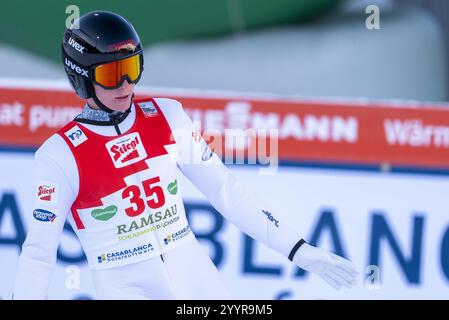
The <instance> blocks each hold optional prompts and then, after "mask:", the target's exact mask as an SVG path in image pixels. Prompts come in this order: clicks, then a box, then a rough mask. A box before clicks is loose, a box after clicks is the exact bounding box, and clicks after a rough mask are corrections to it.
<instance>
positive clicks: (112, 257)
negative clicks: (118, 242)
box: [97, 243, 153, 263]
mask: <svg viewBox="0 0 449 320" xmlns="http://www.w3.org/2000/svg"><path fill="white" fill-rule="evenodd" d="M151 251H153V245H152V244H151V243H147V244H144V245H141V246H138V247H134V248H132V249H126V250H121V251H117V252H109V253H103V254H101V255H99V256H98V257H97V260H98V263H103V262H112V261H118V260H126V259H129V258H132V257H136V256H139V255H142V254H145V253H148V252H151Z"/></svg>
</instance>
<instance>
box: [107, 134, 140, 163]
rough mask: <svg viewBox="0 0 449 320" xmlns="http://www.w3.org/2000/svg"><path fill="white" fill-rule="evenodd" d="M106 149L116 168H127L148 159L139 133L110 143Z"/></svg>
mask: <svg viewBox="0 0 449 320" xmlns="http://www.w3.org/2000/svg"><path fill="white" fill-rule="evenodd" d="M106 149H108V152H109V155H110V156H111V159H112V162H113V163H114V166H115V167H116V168H122V167H126V166H128V165H130V164H133V163H136V162H139V161H140V160H143V159H145V158H146V157H147V152H146V150H145V148H144V147H143V144H142V140H141V139H140V136H139V133H138V132H133V133H130V134H128V135H126V136H124V137H120V138H118V139H114V140H112V141H109V142H108V143H106Z"/></svg>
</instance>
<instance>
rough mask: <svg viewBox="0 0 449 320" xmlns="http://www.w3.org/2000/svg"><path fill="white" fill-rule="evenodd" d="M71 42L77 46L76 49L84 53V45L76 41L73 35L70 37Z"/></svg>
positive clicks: (73, 45) (74, 46)
mask: <svg viewBox="0 0 449 320" xmlns="http://www.w3.org/2000/svg"><path fill="white" fill-rule="evenodd" d="M68 42H69V44H70V45H71V46H72V47H73V48H75V50H76V51H78V52H79V53H81V54H83V53H84V52H83V51H84V49H85V48H84V47H83V46H82V45H80V44H79V43H78V42H76V41H75V40H74V39H73V38H72V37H70V38H69V41H68Z"/></svg>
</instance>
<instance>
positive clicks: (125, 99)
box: [89, 80, 135, 111]
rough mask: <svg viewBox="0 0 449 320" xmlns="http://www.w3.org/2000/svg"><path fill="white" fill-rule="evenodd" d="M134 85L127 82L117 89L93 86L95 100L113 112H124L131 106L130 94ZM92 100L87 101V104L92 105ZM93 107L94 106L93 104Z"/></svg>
mask: <svg viewBox="0 0 449 320" xmlns="http://www.w3.org/2000/svg"><path fill="white" fill-rule="evenodd" d="M134 87H135V84H134V83H129V82H128V81H127V80H125V81H123V84H122V85H121V86H120V87H118V88H117V89H110V90H108V89H104V88H102V87H101V86H99V85H96V84H94V88H95V93H96V95H97V98H98V99H99V100H100V101H101V103H103V104H104V105H105V106H106V107H108V108H109V109H112V110H115V111H125V110H126V109H128V108H129V106H130V104H131V99H132V94H133V91H134ZM92 102H93V99H92V98H91V99H89V104H90V105H92ZM94 105H95V104H94Z"/></svg>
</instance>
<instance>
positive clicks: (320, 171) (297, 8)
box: [0, 0, 449, 299]
mask: <svg viewBox="0 0 449 320" xmlns="http://www.w3.org/2000/svg"><path fill="white" fill-rule="evenodd" d="M70 5H75V6H77V7H78V8H79V10H80V14H81V15H82V14H83V13H86V12H89V11H93V10H98V9H101V10H110V11H114V12H116V13H119V14H121V15H123V16H124V17H125V18H127V19H128V20H129V21H131V22H132V24H133V25H134V27H135V28H136V30H137V31H138V33H139V34H140V37H141V40H142V42H143V44H144V47H145V52H144V57H145V70H144V74H143V76H142V79H141V81H140V83H139V86H138V87H139V90H140V91H139V93H140V94H141V95H147V96H148V95H156V96H161V95H162V96H172V97H174V98H177V99H179V100H180V101H182V102H183V105H184V107H185V108H186V110H187V111H188V113H189V114H190V115H191V117H192V118H194V119H197V120H201V121H202V122H203V124H204V123H206V128H207V123H209V125H210V126H212V125H211V123H214V124H217V123H221V124H222V126H223V127H222V128H221V129H223V128H224V127H233V124H232V123H234V124H235V126H234V127H239V126H241V125H242V123H244V127H257V126H259V127H263V128H269V127H270V128H277V129H280V130H281V132H283V133H284V136H283V137H282V136H281V138H280V142H279V157H280V167H279V170H278V171H277V173H276V174H274V175H270V176H263V175H260V174H259V172H258V170H257V169H256V168H255V166H250V165H244V166H233V165H230V168H231V169H232V170H234V171H235V172H237V173H238V174H239V176H240V177H241V178H242V180H243V181H244V182H245V183H246V184H247V185H248V188H251V189H252V190H254V191H255V192H257V193H258V194H259V195H262V196H263V197H264V198H266V199H269V200H270V201H271V204H272V205H273V207H274V208H276V209H277V212H279V215H280V216H281V217H284V218H285V219H288V220H289V221H291V223H292V225H296V226H298V227H297V228H298V234H301V235H304V237H305V238H306V239H308V240H309V241H310V242H311V243H314V244H317V245H322V246H324V247H327V248H329V249H330V250H332V251H334V252H336V253H338V254H341V255H343V256H345V257H347V258H349V259H351V260H352V261H354V263H356V265H357V266H358V267H359V268H360V271H361V273H362V276H361V279H360V283H359V285H358V286H357V287H356V288H355V289H353V290H344V291H341V292H337V291H334V290H333V289H332V288H330V287H327V286H326V284H324V283H323V282H322V281H321V280H320V279H318V278H315V277H311V276H310V275H307V273H304V272H302V271H301V270H299V269H296V268H294V267H293V266H292V265H291V264H290V263H289V262H288V261H285V260H286V259H285V258H284V257H281V256H280V255H278V254H277V253H275V252H273V251H271V250H270V249H268V248H266V247H264V246H262V245H261V244H257V243H256V242H254V241H253V240H252V239H250V238H248V237H246V236H244V235H242V234H241V233H240V232H239V231H238V230H237V229H236V228H235V227H233V226H230V225H229V224H227V223H226V222H225V221H224V220H223V218H222V217H221V216H220V215H219V214H218V212H216V210H215V209H213V208H212V207H211V206H210V205H209V204H208V202H207V200H206V199H205V198H204V197H203V196H202V195H201V194H200V193H199V192H198V190H196V189H195V188H194V187H193V186H192V185H191V184H190V183H189V182H188V181H185V180H183V181H182V186H183V189H184V198H185V202H186V211H187V214H188V218H189V220H190V221H191V224H192V226H193V229H194V231H195V232H196V234H197V235H198V238H199V239H200V241H201V242H202V244H204V246H205V247H206V248H207V249H208V250H209V252H210V255H211V257H212V259H213V261H214V263H215V264H216V265H217V266H218V268H219V269H220V270H221V271H222V274H223V276H224V277H225V278H226V281H227V283H228V285H229V287H230V288H231V291H232V293H233V295H234V296H235V297H236V298H238V299H240V298H242V299H347V298H350V299H447V298H448V297H449V210H448V205H447V201H446V200H445V199H446V198H447V197H446V196H445V195H446V194H447V190H449V181H448V179H447V177H448V174H449V108H447V107H448V106H449V104H447V100H448V97H449V63H448V57H449V49H448V48H449V2H448V1H445V0H382V1H381V0H377V1H376V0H370V1H365V0H313V1H310V0H214V1H203V0H189V1H185V0H170V1H167V0H152V1H143V0H128V1H106V0H95V1H93V0H89V1H87V0H86V1H81V0H79V1H76V2H74V1H65V0H54V1H51V0H42V1H24V0H17V1H9V2H4V3H2V5H1V7H2V10H1V13H0V15H1V17H0V61H1V62H0V65H1V68H0V298H2V299H9V298H10V293H11V289H12V285H13V280H14V274H15V268H16V265H17V259H18V256H19V253H20V246H21V244H22V242H23V240H24V239H25V235H26V225H27V220H28V219H31V218H32V215H31V212H32V211H33V206H34V204H33V201H32V199H33V197H34V194H33V192H34V191H33V187H34V186H33V185H32V182H31V179H30V177H31V176H32V157H33V153H34V151H35V150H36V148H37V147H38V146H39V145H40V144H41V143H42V142H43V141H44V140H45V139H46V138H47V137H49V136H50V134H51V133H52V132H54V131H55V130H56V129H57V128H59V127H61V126H62V125H64V124H65V123H67V122H68V121H70V120H71V119H72V118H73V116H74V115H76V114H77V113H78V112H79V111H80V110H81V107H82V106H83V101H81V100H79V99H78V98H77V97H76V96H75V95H74V94H73V93H72V92H71V90H70V87H69V85H68V82H67V80H66V78H65V77H66V76H65V73H64V70H63V66H62V62H61V57H60V50H61V48H60V45H61V38H62V34H63V32H64V30H65V28H66V20H67V17H68V16H69V15H70V14H71V13H73V11H70V8H72V7H68V6H70ZM373 6H374V7H373ZM67 9H68V10H69V11H66V10H67ZM236 119H237V120H236ZM242 119H243V120H242ZM304 119H309V120H310V121H309V122H308V120H307V121H306V120H304ZM231 120H235V121H234V122H232V121H231ZM329 123H331V125H330V126H331V127H329ZM323 128H324V129H323ZM335 128H337V129H335ZM338 128H340V129H338ZM341 128H343V129H341ZM322 129H323V130H324V132H325V133H324V134H323V130H322ZM327 129H329V131H326V130H327ZM301 130H305V132H308V133H310V134H307V133H306V135H305V136H303V135H301V132H303V131H301ZM335 130H337V131H338V130H340V131H338V132H343V133H341V136H338V137H336V135H335V134H336V133H335V132H337V131H335ZM326 132H328V133H329V135H327V134H326ZM329 137H333V138H329ZM339 137H340V138H339ZM326 139H327V140H326ZM332 139H333V140H332ZM180 179H182V178H180ZM77 275H79V276H80V278H79V279H78V278H77ZM36 276H37V277H38V275H36ZM89 277H90V276H89V273H88V270H87V266H86V261H85V257H84V254H83V252H82V249H81V248H80V246H79V244H78V242H77V239H76V238H75V237H74V234H73V231H72V230H71V227H70V226H69V225H67V226H66V229H65V231H64V235H63V238H62V242H61V246H60V248H59V251H58V263H57V267H56V269H55V276H54V279H53V280H52V284H51V286H50V291H49V298H51V299H92V298H94V297H95V294H94V291H93V288H92V284H91V282H90V278H89ZM74 279H75V280H74ZM76 279H78V280H79V281H78V282H77V280H76ZM32 285H33V284H32V283H31V284H30V286H32Z"/></svg>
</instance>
